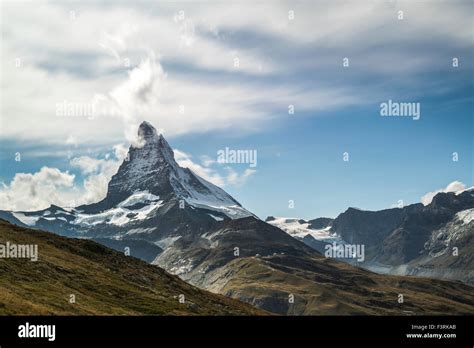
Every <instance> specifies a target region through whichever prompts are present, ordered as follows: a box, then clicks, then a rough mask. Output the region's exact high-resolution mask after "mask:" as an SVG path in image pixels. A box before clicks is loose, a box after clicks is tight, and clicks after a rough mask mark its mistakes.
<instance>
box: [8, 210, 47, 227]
mask: <svg viewBox="0 0 474 348" xmlns="http://www.w3.org/2000/svg"><path fill="white" fill-rule="evenodd" d="M12 215H13V216H14V217H15V218H17V219H18V220H20V221H21V222H22V223H24V224H25V225H28V226H34V225H35V224H36V222H37V221H38V219H39V218H40V216H32V215H30V216H29V215H25V214H23V213H15V212H12Z"/></svg>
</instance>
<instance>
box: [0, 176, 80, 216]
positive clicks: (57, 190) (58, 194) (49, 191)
mask: <svg viewBox="0 0 474 348" xmlns="http://www.w3.org/2000/svg"><path fill="white" fill-rule="evenodd" d="M74 178H75V176H74V175H73V174H69V172H67V171H66V172H61V171H60V170H59V169H57V168H49V167H43V168H41V169H40V170H39V171H38V172H36V173H33V174H29V173H17V174H15V176H14V178H13V180H12V181H11V182H10V184H8V185H7V184H4V183H2V186H3V187H1V188H0V209H4V210H39V209H43V208H47V207H48V206H49V205H50V204H56V205H58V206H68V205H69V202H70V200H71V199H72V198H73V197H74V195H73V192H72V188H73V185H74Z"/></svg>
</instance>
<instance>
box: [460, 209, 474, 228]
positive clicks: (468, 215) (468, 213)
mask: <svg viewBox="0 0 474 348" xmlns="http://www.w3.org/2000/svg"><path fill="white" fill-rule="evenodd" d="M456 219H457V220H459V221H461V222H462V224H463V225H467V224H469V223H470V222H471V221H473V220H474V208H471V209H466V210H463V211H460V212H458V213H457V214H456Z"/></svg>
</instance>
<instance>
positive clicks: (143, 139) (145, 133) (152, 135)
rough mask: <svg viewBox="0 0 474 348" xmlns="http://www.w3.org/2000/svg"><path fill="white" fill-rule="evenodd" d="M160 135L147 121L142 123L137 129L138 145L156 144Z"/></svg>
mask: <svg viewBox="0 0 474 348" xmlns="http://www.w3.org/2000/svg"><path fill="white" fill-rule="evenodd" d="M160 137H161V135H158V132H157V131H156V128H155V127H153V125H152V124H151V123H149V122H147V121H143V122H142V123H141V124H140V126H139V127H138V145H139V147H141V146H143V145H144V144H145V143H149V142H156V141H157V140H158V139H159V138H160Z"/></svg>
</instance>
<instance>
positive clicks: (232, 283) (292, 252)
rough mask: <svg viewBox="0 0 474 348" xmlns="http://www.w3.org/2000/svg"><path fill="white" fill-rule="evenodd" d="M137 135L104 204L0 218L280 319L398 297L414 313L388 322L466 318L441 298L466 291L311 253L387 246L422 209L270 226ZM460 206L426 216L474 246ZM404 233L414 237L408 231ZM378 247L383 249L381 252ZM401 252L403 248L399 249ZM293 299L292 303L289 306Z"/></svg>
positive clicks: (379, 308) (360, 309) (355, 308)
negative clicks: (91, 245)
mask: <svg viewBox="0 0 474 348" xmlns="http://www.w3.org/2000/svg"><path fill="white" fill-rule="evenodd" d="M138 136H139V137H138V138H139V139H138V142H137V144H134V145H132V146H130V148H129V151H128V155H127V158H126V159H125V160H124V162H123V163H122V164H121V166H120V167H119V169H118V171H117V173H116V174H115V175H114V176H113V177H112V179H111V181H110V183H109V185H108V192H107V195H106V197H105V198H104V199H103V200H102V201H100V202H97V203H95V204H90V205H83V206H79V207H74V208H64V207H58V206H54V205H53V206H50V207H48V208H47V209H43V210H41V211H36V212H8V211H0V218H2V219H5V220H8V221H10V222H12V223H14V224H17V225H21V226H29V227H32V228H35V229H42V230H46V231H51V232H55V233H57V234H60V235H66V236H70V237H79V238H88V239H93V240H95V241H97V242H99V243H102V244H104V245H106V246H109V247H112V248H115V249H117V250H120V251H122V252H123V251H124V250H125V249H128V250H129V251H130V254H131V255H132V256H136V257H139V258H142V259H143V260H146V261H148V262H149V263H152V264H154V265H157V266H160V267H162V268H164V269H165V270H167V271H168V272H170V273H173V274H177V275H179V277H181V278H182V279H184V280H186V281H188V282H190V283H191V284H194V285H197V286H199V287H201V288H204V289H206V290H209V291H213V292H218V293H221V294H224V295H226V296H230V297H234V298H238V299H240V300H243V301H246V302H250V303H252V304H253V305H255V306H257V307H260V308H264V309H266V310H268V311H271V312H275V313H280V314H312V315H314V314H318V315H319V314H387V310H388V308H387V305H386V303H389V302H390V301H393V294H394V293H395V294H397V293H404V294H405V293H406V294H407V297H409V298H410V299H411V301H410V304H409V306H412V307H407V308H405V307H399V306H395V307H391V308H390V313H393V314H404V310H408V311H410V312H413V311H415V310H416V313H419V311H422V312H424V313H444V312H445V311H449V312H450V313H455V312H456V311H458V312H459V313H465V312H466V311H468V310H469V308H467V309H465V308H463V305H464V304H463V303H458V302H456V303H454V302H452V301H451V300H450V299H447V295H446V294H447V293H448V292H449V293H450V294H451V293H452V291H453V289H456V291H457V292H458V291H459V294H461V295H459V296H458V297H459V298H463V296H468V295H466V294H470V292H469V289H468V290H466V288H465V285H463V284H459V283H456V284H450V283H447V282H435V283H434V284H435V285H433V286H428V285H427V283H426V282H424V281H420V280H418V279H409V278H408V279H406V280H405V281H403V282H401V281H400V278H399V277H391V276H385V275H384V276H381V275H376V274H374V273H372V272H367V271H366V270H363V269H361V268H358V267H353V266H351V265H348V264H344V263H342V262H340V261H341V260H334V259H332V258H325V257H324V256H322V255H321V254H320V253H318V252H317V251H316V250H318V248H321V247H322V246H324V245H327V243H328V242H330V241H333V240H335V239H338V240H342V241H344V240H347V239H348V238H347V237H348V236H352V237H353V241H354V243H356V242H358V243H362V242H364V243H369V242H370V241H371V240H373V241H375V242H376V243H380V242H381V241H385V240H389V239H387V238H386V237H387V234H390V233H389V232H390V231H392V230H393V228H395V227H397V226H399V227H400V226H402V225H401V223H402V222H403V221H404V218H406V217H408V216H412V218H413V217H416V214H415V213H422V212H423V209H421V210H420V207H415V208H414V209H413V211H406V212H405V213H400V212H394V211H390V212H382V213H380V214H376V213H372V212H369V213H368V212H363V211H358V210H354V209H349V210H348V211H347V212H346V213H343V214H341V215H340V216H339V217H338V218H337V219H335V220H334V221H333V220H332V219H327V218H319V219H315V220H310V221H299V220H294V219H275V218H274V219H273V220H274V221H273V223H274V224H275V225H276V226H272V225H271V224H270V223H267V222H264V221H262V220H260V219H258V218H257V217H255V216H254V215H253V214H251V213H250V212H249V211H247V210H246V209H245V208H243V207H242V206H241V205H240V204H239V203H238V202H237V201H236V200H235V199H234V198H232V197H231V196H230V195H229V194H227V193H226V192H225V191H224V190H222V189H220V188H218V187H216V186H215V185H213V184H211V183H209V182H207V181H206V180H204V179H202V178H200V177H199V176H197V175H196V174H195V173H193V172H192V171H191V170H189V169H186V168H181V167H180V166H179V165H178V164H177V163H176V161H175V159H174V154H173V151H172V149H171V147H170V146H169V145H168V143H167V142H166V140H165V139H164V138H163V136H161V135H159V134H157V132H156V130H155V128H154V127H153V126H151V125H150V124H149V123H147V122H144V123H142V124H141V125H140V127H139V129H138ZM437 197H438V196H437ZM441 198H443V197H441ZM461 198H462V201H460V202H457V200H456V199H454V200H453V199H452V197H450V198H449V199H447V200H443V199H439V197H438V198H436V197H435V199H434V200H433V202H434V203H433V208H434V209H433V211H432V212H434V213H433V214H435V215H434V216H435V217H436V218H439V221H441V222H445V223H446V222H448V221H449V220H450V219H451V218H453V217H454V216H456V218H457V219H458V220H459V221H462V223H461V222H459V221H458V222H456V228H457V229H458V230H457V232H456V231H455V232H454V233H451V232H450V231H446V235H447V236H448V237H447V239H446V240H449V241H461V240H462V241H463V243H464V245H468V246H472V245H473V243H472V242H471V241H470V240H469V239H465V238H464V239H463V238H458V237H459V236H469V235H470V234H469V233H466V232H465V230H466V229H467V230H468V232H469V230H470V229H471V226H472V224H473V223H474V222H473V221H471V220H472V218H471V213H470V212H468V211H466V209H470V208H472V207H473V206H472V204H471V203H470V202H471V201H470V200H469V197H465V196H462V197H461V196H459V199H461ZM469 205H470V206H469ZM448 206H449V207H450V208H447V210H446V209H445V208H446V207H448ZM412 213H413V214H414V215H411V214H412ZM438 213H439V214H440V215H437V214H438ZM457 213H459V214H457ZM424 214H427V215H426V216H425V215H423V216H422V218H421V220H420V221H417V220H414V222H416V223H418V224H419V225H420V226H422V227H425V225H426V226H427V227H431V225H430V224H429V223H430V221H432V220H433V219H431V220H430V215H429V214H428V212H425V213H424ZM456 214H457V215H456ZM436 221H438V220H436ZM269 222H272V221H269ZM459 224H462V226H461V227H460V226H459ZM436 226H438V225H436ZM404 227H406V228H407V230H408V232H409V233H408V235H410V233H412V231H411V230H410V228H411V225H410V224H408V225H406V226H404ZM440 227H442V226H440ZM283 230H286V231H287V233H285V232H284V231H283ZM439 233H444V232H443V231H439ZM415 234H416V231H415ZM404 235H405V234H403V233H402V237H403V236H404ZM443 235H444V234H443ZM294 237H296V238H294ZM371 238H372V239H371ZM395 242H396V241H395ZM456 243H458V242H456ZM374 245H375V248H379V249H380V244H374ZM400 245H402V247H400ZM404 245H405V244H403V243H402V244H399V248H398V249H403V246H404ZM457 245H461V244H457ZM310 246H311V247H310ZM389 246H395V244H390V245H389ZM449 247H450V245H448V247H447V248H449ZM314 249H316V250H314ZM380 250H382V249H380ZM462 250H463V251H462V255H464V256H463V257H464V259H465V260H467V261H465V262H464V261H463V264H464V265H465V264H467V265H468V264H469V262H470V261H469V260H470V255H472V253H469V252H465V251H464V249H462ZM387 251H390V250H389V249H387ZM389 254H390V253H389ZM446 257H447V260H448V261H447V262H451V261H452V259H451V258H450V257H449V253H446ZM453 267H454V266H453ZM433 291H437V295H436V301H430V302H429V303H425V302H424V299H425V298H427V297H430V298H432V296H433ZM370 294H377V296H376V297H375V295H374V297H371V296H370ZM290 295H291V296H294V298H295V303H290V302H289V301H288V298H289V296H290ZM412 301H414V302H412ZM443 311H444V312H443ZM456 313H457V312H456Z"/></svg>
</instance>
